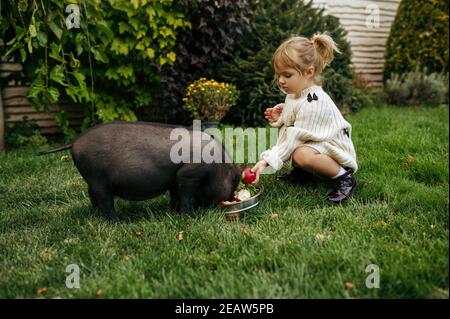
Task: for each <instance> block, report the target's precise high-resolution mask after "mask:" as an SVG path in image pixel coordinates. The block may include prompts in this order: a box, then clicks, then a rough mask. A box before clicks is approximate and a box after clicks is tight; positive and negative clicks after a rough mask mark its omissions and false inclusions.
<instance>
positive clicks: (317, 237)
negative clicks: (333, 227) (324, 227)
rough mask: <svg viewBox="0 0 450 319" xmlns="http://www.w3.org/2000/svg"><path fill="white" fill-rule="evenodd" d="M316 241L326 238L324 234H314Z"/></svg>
mask: <svg viewBox="0 0 450 319" xmlns="http://www.w3.org/2000/svg"><path fill="white" fill-rule="evenodd" d="M316 239H317V240H319V241H324V240H325V239H326V236H325V235H324V234H316Z"/></svg>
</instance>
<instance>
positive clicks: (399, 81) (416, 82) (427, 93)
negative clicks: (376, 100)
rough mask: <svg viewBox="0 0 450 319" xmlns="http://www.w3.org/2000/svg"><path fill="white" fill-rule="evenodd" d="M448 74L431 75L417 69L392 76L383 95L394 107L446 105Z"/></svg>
mask: <svg viewBox="0 0 450 319" xmlns="http://www.w3.org/2000/svg"><path fill="white" fill-rule="evenodd" d="M448 85H449V76H448V73H445V74H443V73H431V74H428V72H427V71H426V70H421V69H420V68H419V67H416V69H415V70H414V71H412V72H407V73H403V74H396V73H394V74H392V76H391V78H390V79H389V80H387V82H386V85H385V89H384V93H385V96H386V99H387V102H388V103H392V104H396V105H420V104H426V105H439V104H442V103H448Z"/></svg>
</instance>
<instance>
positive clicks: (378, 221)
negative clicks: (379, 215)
mask: <svg viewBox="0 0 450 319" xmlns="http://www.w3.org/2000/svg"><path fill="white" fill-rule="evenodd" d="M374 224H375V225H377V226H383V227H387V226H389V224H388V223H386V222H385V221H384V220H377V221H376V222H375V223H374Z"/></svg>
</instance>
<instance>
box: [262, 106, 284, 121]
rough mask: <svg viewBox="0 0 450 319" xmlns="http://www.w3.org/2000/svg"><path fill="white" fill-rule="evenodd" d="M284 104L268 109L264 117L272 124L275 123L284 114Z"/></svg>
mask: <svg viewBox="0 0 450 319" xmlns="http://www.w3.org/2000/svg"><path fill="white" fill-rule="evenodd" d="M283 107H284V103H280V104H277V105H276V106H274V107H271V108H268V109H266V110H265V111H264V117H265V118H266V119H267V120H268V121H269V122H270V123H272V122H275V121H277V120H278V118H279V117H280V114H281V112H283Z"/></svg>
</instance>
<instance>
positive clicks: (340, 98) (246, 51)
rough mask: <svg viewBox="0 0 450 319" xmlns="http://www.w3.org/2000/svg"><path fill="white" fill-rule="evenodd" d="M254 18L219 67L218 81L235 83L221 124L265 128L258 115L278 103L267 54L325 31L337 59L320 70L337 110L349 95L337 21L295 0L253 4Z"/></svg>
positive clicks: (346, 50)
mask: <svg viewBox="0 0 450 319" xmlns="http://www.w3.org/2000/svg"><path fill="white" fill-rule="evenodd" d="M253 8H254V10H255V11H254V16H253V19H252V29H251V31H249V32H247V33H245V34H244V36H243V38H244V39H245V41H243V42H242V43H241V45H240V46H239V48H238V50H237V53H236V54H235V58H234V60H233V61H231V62H225V63H223V64H222V65H221V67H220V72H219V78H220V79H221V80H225V81H228V82H233V83H235V84H236V86H237V88H238V89H239V90H240V91H241V95H240V99H239V101H238V106H239V107H238V108H237V111H236V112H232V113H229V114H228V116H227V117H226V118H225V121H230V122H232V123H235V124H244V123H245V124H248V125H258V124H265V123H266V121H265V120H264V116H263V111H264V109H265V108H267V107H271V106H273V105H275V104H278V103H280V101H283V99H284V95H283V94H282V93H281V92H280V91H279V90H278V88H276V87H275V86H274V85H273V84H272V83H273V79H274V71H273V70H272V66H271V61H272V55H273V53H274V52H275V50H276V48H277V47H278V46H279V45H280V44H281V43H282V42H283V41H284V40H286V39H287V38H289V37H291V36H298V35H300V36H305V37H311V36H312V35H314V34H315V33H319V32H325V31H327V32H328V33H329V34H330V36H331V37H332V38H333V39H334V40H335V41H336V43H337V44H338V47H339V48H340V50H341V51H342V52H343V54H340V55H337V56H336V57H335V60H334V61H333V62H332V64H331V65H330V66H329V67H327V68H326V69H325V71H324V74H323V75H324V77H325V82H324V89H325V90H326V91H327V93H328V94H330V96H331V97H332V98H333V100H334V101H335V102H336V103H337V104H338V105H339V106H343V105H344V104H345V103H346V102H347V101H346V99H348V98H349V97H350V96H351V94H352V92H351V81H352V78H353V71H352V70H351V68H350V66H349V65H350V59H351V51H350V45H349V43H348V42H347V41H346V40H345V34H346V33H345V30H344V29H343V28H341V27H340V25H339V20H338V19H337V18H335V17H332V16H324V15H323V11H322V10H319V9H317V8H314V7H313V6H312V3H311V2H309V3H304V2H303V1H298V0H281V1H271V0H261V1H256V0H255V1H253Z"/></svg>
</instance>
